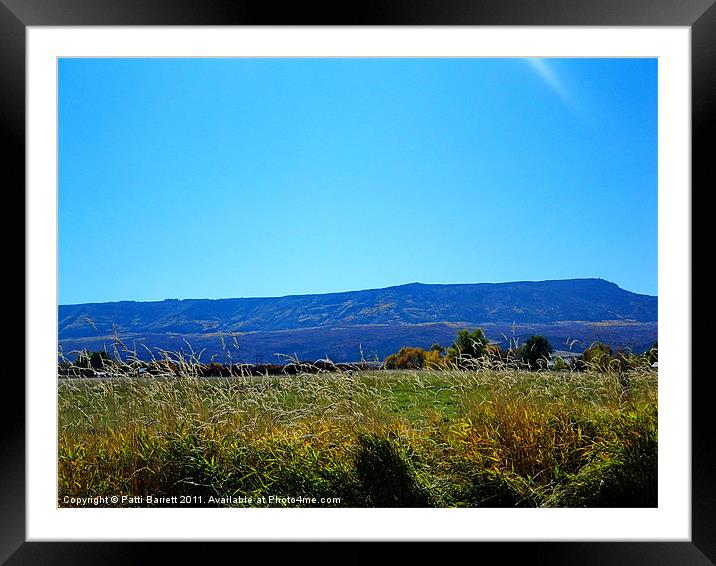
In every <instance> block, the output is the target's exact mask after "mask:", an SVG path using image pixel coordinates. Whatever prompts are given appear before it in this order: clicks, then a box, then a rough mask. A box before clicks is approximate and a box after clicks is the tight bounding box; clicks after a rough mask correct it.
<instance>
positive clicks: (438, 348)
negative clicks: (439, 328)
mask: <svg viewBox="0 0 716 566" xmlns="http://www.w3.org/2000/svg"><path fill="white" fill-rule="evenodd" d="M430 351H431V352H437V353H438V354H442V353H443V352H444V351H445V348H444V347H443V346H441V345H440V344H438V343H437V342H435V344H433V345H432V346H430Z"/></svg>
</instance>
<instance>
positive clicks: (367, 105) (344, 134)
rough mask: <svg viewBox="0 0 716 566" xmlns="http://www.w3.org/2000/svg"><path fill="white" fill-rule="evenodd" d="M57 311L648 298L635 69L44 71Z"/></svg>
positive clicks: (652, 226) (652, 96) (105, 63)
mask: <svg viewBox="0 0 716 566" xmlns="http://www.w3.org/2000/svg"><path fill="white" fill-rule="evenodd" d="M58 238H59V282H58V285H59V302H60V304H70V303H81V302H102V301H116V300H161V299H165V298H180V299H181V298H222V297H255V296H278V295H286V294H303V293H324V292H332V291H346V290H356V289H367V288H377V287H386V286H390V285H399V284H403V283H410V282H415V281H419V282H422V283H478V282H500V281H521V280H544V279H565V278H573V277H601V278H603V279H607V280H609V281H613V282H614V283H617V284H618V285H619V286H621V287H624V288H625V289H628V290H631V291H635V292H639V293H647V294H657V61H656V59H542V60H530V59H61V60H60V62H59V234H58Z"/></svg>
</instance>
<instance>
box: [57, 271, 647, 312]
mask: <svg viewBox="0 0 716 566" xmlns="http://www.w3.org/2000/svg"><path fill="white" fill-rule="evenodd" d="M555 281H604V282H606V283H610V284H612V285H615V286H616V287H618V288H619V289H622V290H623V291H627V292H628V293H634V294H635V295H642V296H645V297H658V296H659V295H658V294H655V295H650V294H648V293H636V292H634V291H629V289H625V288H624V287H621V286H620V285H618V284H617V283H615V282H613V281H609V280H608V279H604V278H602V277H568V278H564V279H535V280H531V279H525V280H519V281H496V282H480V283H422V282H420V281H413V282H410V283H400V284H398V285H387V286H385V287H371V288H368V289H349V290H344V291H327V292H324V293H289V294H286V295H273V296H271V295H263V296H252V297H216V298H209V297H185V298H181V299H179V298H175V297H169V298H164V299H119V300H114V301H88V302H81V303H60V302H59V301H58V303H57V306H58V307H73V306H79V305H106V304H115V303H164V302H167V301H177V302H179V301H231V300H237V299H285V298H288V297H308V296H324V295H341V294H346V293H361V292H365V291H382V290H385V289H396V288H398V287H408V286H410V285H425V286H433V287H442V286H448V285H454V286H458V285H461V286H464V285H508V284H513V283H549V282H555Z"/></svg>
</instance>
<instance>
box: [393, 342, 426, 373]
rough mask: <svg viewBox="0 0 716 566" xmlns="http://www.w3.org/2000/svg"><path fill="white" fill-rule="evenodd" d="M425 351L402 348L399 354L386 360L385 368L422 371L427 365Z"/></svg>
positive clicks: (407, 347)
mask: <svg viewBox="0 0 716 566" xmlns="http://www.w3.org/2000/svg"><path fill="white" fill-rule="evenodd" d="M425 354H426V352H425V350H423V349H422V348H411V347H409V346H406V347H404V348H401V349H400V351H398V353H397V354H391V355H390V356H388V357H387V358H385V367H386V368H388V369H420V368H422V367H423V366H424V365H425Z"/></svg>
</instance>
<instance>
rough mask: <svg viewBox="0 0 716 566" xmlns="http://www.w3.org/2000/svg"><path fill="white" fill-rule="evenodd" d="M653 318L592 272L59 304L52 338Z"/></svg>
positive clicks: (653, 312)
mask: <svg viewBox="0 0 716 566" xmlns="http://www.w3.org/2000/svg"><path fill="white" fill-rule="evenodd" d="M606 320H615V321H629V320H634V321H638V322H656V321H657V320H658V297H656V296H652V295H641V294H638V293H633V292H631V291H627V290H625V289H622V288H620V287H619V286H618V285H616V284H615V283H611V282H609V281H605V280H603V279H598V278H583V279H558V280H545V281H516V282H506V283H455V284H451V283H445V284H440V283H437V284H434V283H417V282H416V283H407V284H404V285H397V286H391V287H383V288H378V289H365V290H359V291H341V292H334V293H323V294H309V295H285V296H282V297H239V298H224V299H165V300H163V301H116V302H107V303H81V304H75V305H60V306H59V308H58V330H59V338H60V339H63V338H82V337H92V336H99V335H110V334H112V333H117V334H124V333H132V334H136V333H150V334H169V333H171V334H203V333H206V334H209V333H215V332H249V331H278V330H298V329H309V328H330V327H341V326H358V325H401V324H404V325H415V324H428V323H430V324H434V323H442V322H448V323H458V322H460V323H462V322H466V323H473V324H479V323H489V322H502V323H506V322H520V323H554V322H559V321H587V322H599V321H606Z"/></svg>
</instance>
